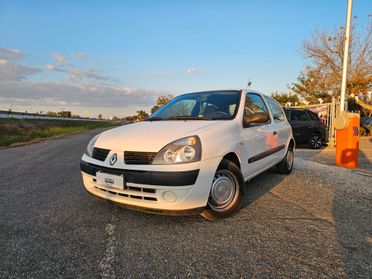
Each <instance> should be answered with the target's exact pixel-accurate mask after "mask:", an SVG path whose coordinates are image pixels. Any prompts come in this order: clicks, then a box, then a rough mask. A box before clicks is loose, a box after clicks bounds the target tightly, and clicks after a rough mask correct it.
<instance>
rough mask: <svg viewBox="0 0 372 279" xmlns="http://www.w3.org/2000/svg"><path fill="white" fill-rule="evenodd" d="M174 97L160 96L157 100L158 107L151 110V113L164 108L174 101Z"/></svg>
mask: <svg viewBox="0 0 372 279" xmlns="http://www.w3.org/2000/svg"><path fill="white" fill-rule="evenodd" d="M173 98H174V96H173V95H167V96H160V97H158V98H157V99H156V105H155V106H153V107H152V108H151V113H154V112H155V111H157V110H158V109H159V108H160V107H162V106H164V105H165V104H166V103H167V102H169V101H170V100H171V99H173Z"/></svg>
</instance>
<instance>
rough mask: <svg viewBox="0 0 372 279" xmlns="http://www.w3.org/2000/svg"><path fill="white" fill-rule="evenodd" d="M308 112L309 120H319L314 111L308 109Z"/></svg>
mask: <svg viewBox="0 0 372 279" xmlns="http://www.w3.org/2000/svg"><path fill="white" fill-rule="evenodd" d="M308 114H309V116H310V118H311V120H319V118H318V116H317V115H316V113H315V112H312V111H311V110H310V111H308Z"/></svg>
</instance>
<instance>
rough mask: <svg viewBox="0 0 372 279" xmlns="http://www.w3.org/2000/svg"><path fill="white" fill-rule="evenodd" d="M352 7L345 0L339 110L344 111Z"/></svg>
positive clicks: (351, 0) (349, 2) (350, 3)
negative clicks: (345, 10) (345, 11)
mask: <svg viewBox="0 0 372 279" xmlns="http://www.w3.org/2000/svg"><path fill="white" fill-rule="evenodd" d="M352 7H353V0H348V1H347V13H346V30H345V48H344V63H343V67H342V85H341V101H340V111H345V93H346V80H347V63H348V58H349V44H350V25H351V10H352Z"/></svg>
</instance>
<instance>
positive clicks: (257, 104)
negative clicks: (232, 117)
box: [243, 93, 267, 117]
mask: <svg viewBox="0 0 372 279" xmlns="http://www.w3.org/2000/svg"><path fill="white" fill-rule="evenodd" d="M258 112H266V113H267V107H266V105H265V103H264V101H263V99H262V98H261V96H260V95H257V94H254V93H248V94H247V95H246V97H245V104H244V116H243V117H247V116H251V115H253V114H255V113H258Z"/></svg>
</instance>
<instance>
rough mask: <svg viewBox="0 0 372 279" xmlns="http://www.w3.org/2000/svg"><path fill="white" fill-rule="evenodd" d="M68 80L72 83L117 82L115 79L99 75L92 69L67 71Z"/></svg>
mask: <svg viewBox="0 0 372 279" xmlns="http://www.w3.org/2000/svg"><path fill="white" fill-rule="evenodd" d="M69 79H70V80H71V81H74V82H79V81H83V80H85V79H91V80H92V79H94V80H98V81H111V82H118V80H117V79H115V78H112V77H110V76H106V75H102V74H99V73H97V72H96V71H95V70H93V69H86V70H84V69H72V70H70V71H69Z"/></svg>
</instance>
